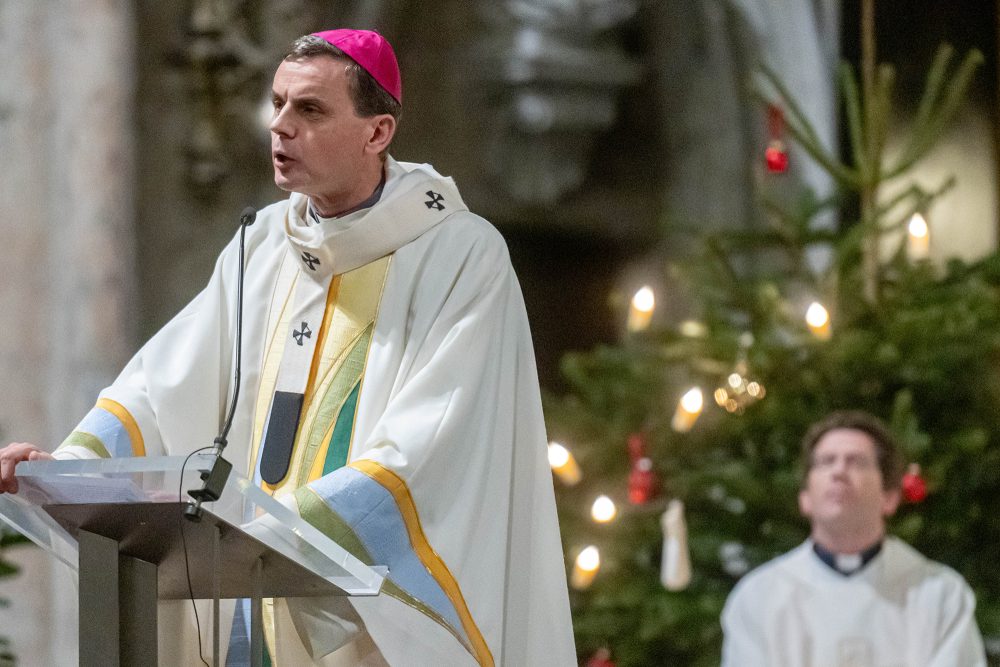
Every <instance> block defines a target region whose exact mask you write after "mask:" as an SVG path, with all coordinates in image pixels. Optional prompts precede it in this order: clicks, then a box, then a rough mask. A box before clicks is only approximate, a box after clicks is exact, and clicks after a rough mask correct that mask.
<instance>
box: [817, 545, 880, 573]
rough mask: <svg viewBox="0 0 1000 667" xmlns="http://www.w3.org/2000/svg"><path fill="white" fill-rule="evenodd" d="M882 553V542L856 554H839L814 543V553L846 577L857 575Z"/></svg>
mask: <svg viewBox="0 0 1000 667" xmlns="http://www.w3.org/2000/svg"><path fill="white" fill-rule="evenodd" d="M880 551H882V540H879V541H878V542H876V543H875V544H873V545H871V546H870V547H868V548H867V549H865V550H863V551H861V553H856V554H838V553H834V552H833V551H830V550H829V549H827V548H825V547H823V546H821V545H820V544H819V543H818V542H813V552H814V553H815V554H816V556H818V557H819V559H820V560H821V561H823V562H824V563H826V565H827V566H828V567H829V568H830V569H831V570H833V571H834V572H836V573H837V574H841V575H843V576H845V577H849V576H851V575H852V574H857V573H858V572H860V571H861V570H863V569H864V568H865V566H866V565H868V563H870V562H871V560H872V559H873V558H875V556H877V555H878V554H879V552H880Z"/></svg>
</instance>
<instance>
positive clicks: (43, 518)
mask: <svg viewBox="0 0 1000 667" xmlns="http://www.w3.org/2000/svg"><path fill="white" fill-rule="evenodd" d="M211 463H212V457H211V456H205V457H201V458H199V457H197V456H195V457H192V458H191V460H190V461H189V462H188V464H187V466H188V467H187V469H185V470H184V480H183V482H182V481H181V467H182V466H183V464H184V457H150V458H144V457H140V458H128V459H101V460H90V461H31V462H24V463H21V464H19V465H18V468H17V476H18V483H19V486H20V487H21V488H20V490H19V492H18V493H17V494H16V495H9V494H3V495H0V520H3V521H4V522H6V523H8V524H10V525H11V526H13V527H14V528H15V529H17V530H18V531H20V532H21V533H23V534H24V535H26V536H27V537H28V538H30V539H31V540H32V541H33V542H35V543H36V544H38V545H39V546H41V547H42V548H43V549H45V550H46V551H48V552H50V553H52V554H53V555H54V556H55V557H56V558H58V559H59V560H61V561H63V562H64V563H66V564H67V565H69V566H70V567H72V568H74V569H76V570H78V574H79V593H80V616H79V629H80V639H81V642H80V665H81V667H92V666H93V667H98V666H101V667H105V666H109V667H118V666H121V667H131V666H133V665H135V666H139V665H142V666H148V665H156V664H158V662H157V633H156V631H155V630H156V627H157V604H156V603H157V600H173V599H186V598H189V597H192V594H193V597H194V598H195V599H212V600H214V604H213V615H212V616H213V626H212V636H213V637H214V642H213V652H212V656H213V660H214V662H213V664H214V665H219V664H220V663H219V659H220V632H221V628H220V627H219V600H220V599H227V598H250V599H251V601H252V602H251V610H252V613H251V664H252V665H254V666H255V667H256V666H258V665H261V664H262V657H263V632H262V628H263V624H262V605H261V600H262V599H263V598H265V597H268V598H271V597H312V596H331V595H377V594H378V592H379V590H380V589H381V586H382V580H383V577H384V575H385V568H381V567H369V566H367V565H365V564H364V563H362V562H361V561H359V560H357V559H356V558H354V557H353V556H352V555H351V554H349V553H348V552H347V551H346V550H344V549H343V548H342V547H340V546H339V545H338V544H336V543H335V542H333V541H332V540H330V539H329V538H327V537H326V536H325V535H323V534H322V533H320V532H319V531H318V530H316V529H315V528H314V527H313V526H312V525H310V524H309V523H307V522H305V521H304V520H302V519H301V517H299V516H298V515H297V514H296V513H295V512H294V511H292V510H291V509H289V508H287V507H285V506H284V505H282V504H281V503H279V502H278V501H275V500H274V499H273V498H271V497H270V496H269V495H268V494H266V493H264V492H263V491H262V490H261V489H260V488H258V487H256V486H255V485H253V484H251V483H250V482H249V481H248V480H246V479H245V478H243V477H241V476H239V475H237V474H235V473H232V474H231V475H230V478H229V481H228V483H227V485H226V488H225V490H224V491H223V494H222V497H221V498H220V499H219V501H218V502H215V503H209V504H206V505H205V509H206V511H205V512H204V514H203V518H202V520H201V521H200V522H197V523H193V522H190V521H187V520H186V519H185V518H184V517H183V512H184V507H185V506H186V502H184V501H182V500H181V499H180V497H179V495H178V491H179V489H189V488H192V487H195V486H197V485H198V484H199V482H200V480H199V477H198V475H199V473H200V471H202V470H207V469H208V468H210V467H211ZM182 531H183V533H182ZM185 544H186V547H187V549H186V551H187V565H186V564H185V556H184V554H185ZM188 571H190V592H189V588H188ZM85 638H86V639H85Z"/></svg>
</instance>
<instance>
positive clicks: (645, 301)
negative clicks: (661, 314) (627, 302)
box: [632, 287, 656, 313]
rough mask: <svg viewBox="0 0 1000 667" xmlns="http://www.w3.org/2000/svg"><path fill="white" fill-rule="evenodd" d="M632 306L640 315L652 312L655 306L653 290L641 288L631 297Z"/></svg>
mask: <svg viewBox="0 0 1000 667" xmlns="http://www.w3.org/2000/svg"><path fill="white" fill-rule="evenodd" d="M632 306H633V307H634V308H635V309H636V310H638V311H639V312H641V313H651V312H653V308H654V307H655V306H656V298H655V297H654V296H653V290H652V289H651V288H649V287H643V288H642V289H640V290H639V291H638V292H636V293H635V296H634V297H632Z"/></svg>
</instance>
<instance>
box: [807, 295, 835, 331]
mask: <svg viewBox="0 0 1000 667" xmlns="http://www.w3.org/2000/svg"><path fill="white" fill-rule="evenodd" d="M829 321H830V313H828V312H827V310H826V308H824V307H823V304H821V303H820V302H818V301H813V302H812V303H811V304H809V309H808V310H807V311H806V324H808V325H809V326H811V327H814V328H819V327H822V326H824V325H825V324H826V323H827V322H829Z"/></svg>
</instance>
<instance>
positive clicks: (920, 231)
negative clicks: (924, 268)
mask: <svg viewBox="0 0 1000 667" xmlns="http://www.w3.org/2000/svg"><path fill="white" fill-rule="evenodd" d="M906 231H907V237H906V255H907V257H909V258H910V259H911V260H912V261H920V260H924V259H927V258H928V257H929V256H930V254H931V231H930V228H928V226H927V221H926V220H924V216H922V215H920V214H919V213H914V214H913V217H912V218H910V223H909V224H908V225H907V226H906Z"/></svg>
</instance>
